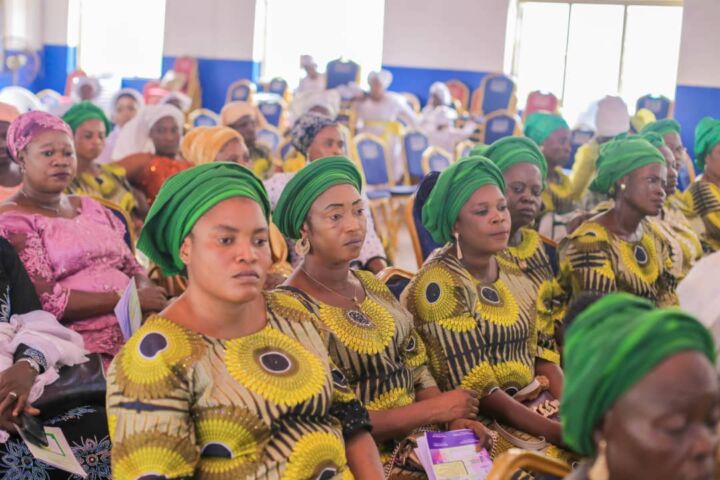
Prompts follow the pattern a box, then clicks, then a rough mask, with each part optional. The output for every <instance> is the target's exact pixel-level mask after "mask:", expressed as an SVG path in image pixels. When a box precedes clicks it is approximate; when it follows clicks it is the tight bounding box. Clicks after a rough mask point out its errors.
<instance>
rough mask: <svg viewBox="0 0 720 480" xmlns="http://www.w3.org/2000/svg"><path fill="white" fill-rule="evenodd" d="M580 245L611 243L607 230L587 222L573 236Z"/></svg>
mask: <svg viewBox="0 0 720 480" xmlns="http://www.w3.org/2000/svg"><path fill="white" fill-rule="evenodd" d="M571 238H575V239H577V241H578V242H579V243H580V244H594V243H597V242H605V243H609V242H610V237H609V236H608V232H607V230H605V229H604V228H603V227H602V226H601V225H599V224H597V223H595V222H585V223H583V224H582V225H580V226H579V227H578V229H577V230H575V232H574V233H573V234H572V235H571Z"/></svg>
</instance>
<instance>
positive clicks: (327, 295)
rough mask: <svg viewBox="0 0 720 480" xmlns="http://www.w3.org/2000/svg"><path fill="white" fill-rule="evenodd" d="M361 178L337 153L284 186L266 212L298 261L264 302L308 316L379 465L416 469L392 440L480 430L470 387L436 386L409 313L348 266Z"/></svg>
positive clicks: (358, 235)
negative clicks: (444, 430) (359, 410)
mask: <svg viewBox="0 0 720 480" xmlns="http://www.w3.org/2000/svg"><path fill="white" fill-rule="evenodd" d="M361 186H362V179H361V177H360V172H359V171H358V170H357V167H356V166H355V165H354V164H353V163H352V162H351V161H350V160H348V159H347V158H344V157H328V158H322V159H319V160H316V161H314V162H312V163H310V164H308V165H307V166H305V167H304V168H303V169H302V170H300V171H299V172H298V173H296V174H295V176H294V177H293V178H292V180H290V182H289V183H288V184H287V186H286V187H285V189H284V190H283V193H282V195H281V196H280V200H279V201H278V204H277V208H276V209H275V214H274V217H273V218H274V219H275V221H276V222H277V224H278V227H279V228H280V230H281V231H282V232H283V234H284V235H285V236H286V237H288V238H291V239H294V240H299V241H298V242H297V243H296V246H297V248H298V250H299V252H298V253H300V254H301V256H302V257H303V261H302V263H301V264H300V266H299V267H298V268H297V269H296V270H295V272H293V274H292V275H291V276H290V278H289V279H288V281H287V283H286V286H285V287H281V288H280V289H279V290H278V291H277V292H278V294H277V295H275V296H274V297H273V299H272V300H273V302H275V303H273V306H274V307H275V308H277V310H278V311H279V312H281V314H282V315H286V316H288V317H289V318H295V319H304V320H311V321H314V322H315V323H316V324H317V327H318V330H320V331H321V332H322V333H323V337H324V341H325V343H326V345H327V347H328V350H329V352H330V357H331V359H332V361H333V362H334V363H335V365H337V367H338V368H339V369H340V370H342V373H343V374H344V376H345V378H347V381H348V382H349V385H350V386H351V387H352V388H353V389H354V391H355V394H356V395H357V397H358V398H359V399H360V400H361V401H362V402H363V404H364V405H365V406H366V407H367V409H368V410H369V411H370V420H371V421H372V424H373V432H372V433H373V437H374V438H375V440H376V441H377V442H378V443H379V444H380V445H381V452H382V453H383V460H384V461H385V462H386V468H388V469H392V468H394V469H395V471H394V475H401V473H402V472H403V471H404V472H405V473H406V474H408V475H412V474H414V475H418V474H420V475H422V476H423V477H424V474H423V472H422V468H420V470H419V471H415V470H413V469H412V468H410V467H409V466H407V465H403V464H402V461H400V459H401V458H403V457H404V456H405V455H402V454H400V452H398V451H397V450H396V447H397V445H398V442H399V441H401V440H403V439H404V438H405V437H406V436H407V435H410V434H412V433H413V432H415V431H416V430H417V429H419V428H421V427H423V426H428V425H433V424H448V428H450V429H457V428H473V429H475V430H476V431H477V433H478V435H479V437H480V439H481V441H485V440H487V439H488V434H487V432H486V431H485V429H484V427H483V426H482V425H481V424H479V423H477V422H473V421H472V419H474V418H475V417H476V412H477V399H476V398H475V395H474V394H472V393H470V392H468V391H463V390H455V391H452V392H447V393H444V394H441V393H440V391H439V390H438V388H437V386H436V383H435V380H434V379H433V377H432V375H431V374H430V372H429V370H428V368H427V365H426V363H427V357H426V355H425V347H424V346H423V343H422V341H421V340H420V338H419V337H418V336H417V335H416V334H415V332H414V329H413V325H412V318H411V317H410V315H408V313H407V311H406V310H404V309H403V308H402V306H401V305H400V303H399V302H398V301H397V299H396V298H395V297H394V296H393V294H392V293H391V292H390V290H389V289H388V288H387V287H386V286H385V284H383V283H382V282H381V281H379V280H377V279H376V278H375V276H374V275H373V274H372V273H369V272H365V271H360V270H358V271H354V270H351V269H350V262H351V261H352V260H353V259H354V258H356V257H357V255H358V252H359V251H360V248H361V246H362V243H363V239H364V236H365V230H366V222H365V213H364V212H363V207H362V199H361V198H360V190H361ZM405 447H406V448H408V447H409V445H405ZM394 451H395V455H393V452H394ZM408 452H409V453H411V450H408ZM408 452H405V453H408ZM393 459H398V462H397V463H396V464H393V463H392V462H391V460H393Z"/></svg>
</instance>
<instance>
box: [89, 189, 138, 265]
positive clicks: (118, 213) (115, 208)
mask: <svg viewBox="0 0 720 480" xmlns="http://www.w3.org/2000/svg"><path fill="white" fill-rule="evenodd" d="M92 198H93V200H95V201H96V202H98V203H99V204H100V205H102V206H103V207H105V208H107V209H108V210H109V211H110V213H112V214H113V215H114V216H115V217H116V218H117V219H118V220H120V222H121V223H122V224H123V225H124V226H125V235H123V240H125V243H126V244H127V246H128V247H129V248H130V251H131V252H133V254H134V253H135V241H136V236H135V227H134V225H133V221H132V219H131V218H130V215H129V214H128V213H127V212H126V211H125V210H123V209H122V208H120V205H118V204H117V203H114V202H111V201H110V200H106V199H104V198H101V197H95V196H93V197H92Z"/></svg>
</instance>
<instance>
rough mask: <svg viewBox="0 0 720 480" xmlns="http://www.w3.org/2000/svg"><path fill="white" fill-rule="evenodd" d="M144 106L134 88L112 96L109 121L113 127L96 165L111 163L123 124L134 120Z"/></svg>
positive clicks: (141, 98) (142, 100) (141, 97)
mask: <svg viewBox="0 0 720 480" xmlns="http://www.w3.org/2000/svg"><path fill="white" fill-rule="evenodd" d="M144 105H145V100H144V99H143V96H142V94H141V93H140V92H138V91H137V90H135V89H134V88H123V89H121V90H119V91H118V92H117V93H116V94H115V95H113V97H112V99H111V100H110V120H111V121H112V122H113V124H114V125H115V128H113V129H112V131H111V132H110V134H109V135H108V136H107V139H106V141H105V148H103V151H102V153H101V154H100V156H99V157H98V158H97V159H96V160H95V163H97V164H103V163H109V162H112V153H113V150H115V144H116V143H117V139H118V136H119V135H120V132H121V131H122V129H123V127H124V126H125V124H127V123H128V122H129V121H130V120H132V119H133V118H135V116H136V115H137V114H138V112H140V109H141V108H142V107H143V106H144Z"/></svg>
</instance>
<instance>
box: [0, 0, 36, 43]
mask: <svg viewBox="0 0 720 480" xmlns="http://www.w3.org/2000/svg"><path fill="white" fill-rule="evenodd" d="M41 11H42V0H5V18H4V19H3V24H4V25H3V30H4V35H5V36H6V37H12V38H17V39H22V40H24V41H25V43H26V44H27V46H29V47H30V48H34V49H40V48H42V44H43V18H42V14H41Z"/></svg>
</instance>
